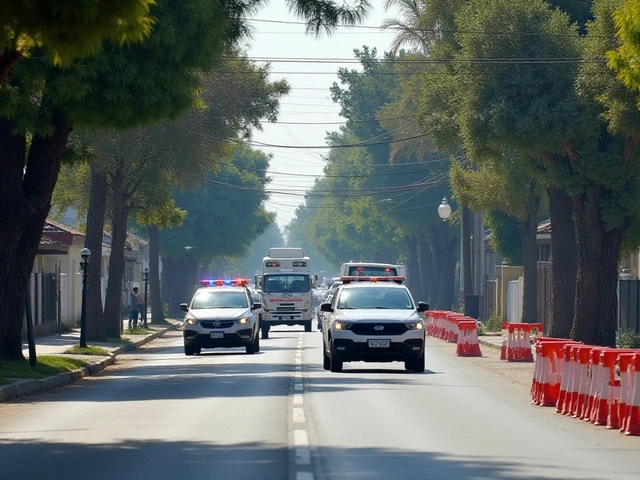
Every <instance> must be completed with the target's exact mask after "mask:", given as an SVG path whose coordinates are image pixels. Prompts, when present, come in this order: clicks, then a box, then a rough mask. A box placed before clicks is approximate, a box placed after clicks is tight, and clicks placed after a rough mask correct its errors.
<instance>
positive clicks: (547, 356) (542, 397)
mask: <svg viewBox="0 0 640 480" xmlns="http://www.w3.org/2000/svg"><path fill="white" fill-rule="evenodd" d="M567 343H575V342H573V341H572V340H567V339H564V338H545V337H538V338H537V339H536V341H535V349H536V360H535V366H534V371H533V382H532V385H531V403H533V404H534V405H541V406H545V407H555V406H556V405H557V402H558V400H559V398H560V386H561V383H562V376H563V372H564V357H563V353H562V349H563V346H564V345H566V344H567Z"/></svg>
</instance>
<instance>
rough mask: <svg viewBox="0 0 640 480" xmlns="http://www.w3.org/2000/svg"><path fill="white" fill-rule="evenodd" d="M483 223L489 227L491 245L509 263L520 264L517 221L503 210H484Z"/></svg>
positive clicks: (520, 250)
mask: <svg viewBox="0 0 640 480" xmlns="http://www.w3.org/2000/svg"><path fill="white" fill-rule="evenodd" d="M484 220H485V223H486V225H487V227H488V228H490V229H491V246H492V247H493V249H494V250H495V251H496V252H498V253H499V254H500V255H502V256H503V257H504V258H506V259H507V261H508V262H509V264H510V265H522V264H523V259H522V239H521V236H520V230H519V228H518V223H517V222H516V220H514V219H513V218H511V217H509V216H508V215H506V214H505V213H503V212H499V211H495V210H494V211H489V212H485V216H484Z"/></svg>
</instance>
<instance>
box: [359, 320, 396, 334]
mask: <svg viewBox="0 0 640 480" xmlns="http://www.w3.org/2000/svg"><path fill="white" fill-rule="evenodd" d="M376 327H377V328H376ZM380 327H382V328H380ZM350 330H351V331H352V332H353V333H355V334H356V335H370V336H374V335H381V336H385V335H386V336H389V335H402V334H403V333H404V332H406V331H407V327H406V326H405V324H404V323H384V322H376V323H369V322H366V323H365V322H357V323H354V324H353V325H352V326H351V328H350Z"/></svg>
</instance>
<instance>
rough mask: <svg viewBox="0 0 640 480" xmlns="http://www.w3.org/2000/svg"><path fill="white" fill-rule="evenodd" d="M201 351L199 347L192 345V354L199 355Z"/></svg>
mask: <svg viewBox="0 0 640 480" xmlns="http://www.w3.org/2000/svg"><path fill="white" fill-rule="evenodd" d="M201 351H202V349H201V348H200V347H193V354H194V355H200V352H201Z"/></svg>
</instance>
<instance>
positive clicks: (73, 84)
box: [0, 0, 368, 359]
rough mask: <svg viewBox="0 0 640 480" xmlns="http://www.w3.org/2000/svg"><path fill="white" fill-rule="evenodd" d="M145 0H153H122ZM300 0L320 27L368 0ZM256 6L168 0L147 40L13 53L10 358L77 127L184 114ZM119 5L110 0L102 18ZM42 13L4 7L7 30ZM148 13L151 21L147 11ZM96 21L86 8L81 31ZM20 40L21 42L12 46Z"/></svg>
mask: <svg viewBox="0 0 640 480" xmlns="http://www.w3.org/2000/svg"><path fill="white" fill-rule="evenodd" d="M22 3H23V2H16V1H12V2H10V3H9V4H8V5H9V6H8V7H7V5H5V4H3V7H5V8H7V10H3V13H5V12H8V13H9V14H12V12H13V8H14V7H15V6H17V5H18V4H20V5H21V4H22ZM85 3H86V2H85ZM136 4H137V5H146V3H144V4H143V3H137V2H136V3H130V2H124V1H122V2H117V3H116V5H136ZM37 5H38V6H40V3H38V4H37ZM291 5H292V7H293V8H295V9H296V12H297V13H299V14H301V15H303V16H305V18H307V19H308V21H309V24H310V26H311V29H312V30H315V31H319V30H321V29H322V28H323V27H325V26H326V28H327V29H329V30H331V29H332V28H333V27H335V26H336V25H337V24H338V23H341V22H347V23H349V22H357V21H359V20H360V19H361V18H362V17H363V15H364V14H365V13H366V9H367V6H368V4H367V2H366V1H364V0H361V1H360V2H357V3H356V5H355V7H354V8H348V7H344V6H340V5H337V4H336V3H334V2H333V1H324V0H322V1H321V0H295V1H294V2H293V3H292V4H291ZM256 6H257V4H255V3H251V2H250V3H249V4H241V3H237V2H233V1H229V2H228V3H219V2H217V1H214V0H199V1H197V2H195V3H190V4H189V8H186V7H185V4H184V3H183V2H178V1H175V0H162V1H158V2H157V3H156V4H155V6H154V7H153V8H152V10H150V15H152V16H153V17H154V18H156V19H157V22H156V23H155V24H154V28H153V31H152V33H151V35H150V36H149V38H148V39H147V40H146V41H145V42H144V43H142V44H140V45H125V46H122V45H120V44H119V43H117V42H111V41H106V42H104V43H103V44H102V45H101V48H100V50H99V52H98V53H97V54H96V55H95V56H93V57H88V58H87V59H86V60H82V61H80V60H77V59H76V60H74V61H72V62H68V63H67V64H65V65H63V66H51V62H50V61H49V59H50V58H52V57H51V56H52V55H53V56H55V54H56V50H55V49H56V48H57V46H56V45H55V43H54V42H45V43H43V44H42V48H43V50H42V52H41V54H39V55H38V56H35V55H34V56H31V57H28V58H26V57H25V58H22V60H21V61H19V62H16V61H15V60H14V59H10V60H9V61H8V62H5V64H8V69H10V70H11V75H9V76H8V77H7V79H6V80H5V81H2V85H1V88H0V92H1V93H0V222H2V224H3V225H12V226H13V228H12V229H3V230H2V231H1V232H0V270H2V271H3V272H4V273H5V275H4V276H3V278H2V279H0V316H1V321H2V323H0V358H13V359H21V358H22V348H21V339H20V330H21V325H22V315H23V309H24V305H25V295H26V285H27V279H28V276H29V274H30V270H31V266H32V265H33V260H34V258H35V255H36V252H37V248H38V244H39V241H40V236H41V233H42V227H43V225H44V222H45V220H46V217H47V215H48V213H49V209H50V202H51V194H52V192H53V189H54V187H55V183H56V181H57V177H58V173H59V170H60V165H61V161H62V157H63V154H64V153H65V151H66V150H67V147H68V137H69V134H70V132H71V131H72V129H74V128H78V127H80V126H90V127H93V128H102V127H108V128H128V127H133V126H139V125H143V124H145V123H149V122H155V121H158V120H160V119H166V118H176V117H177V116H178V115H179V114H180V113H182V112H184V111H185V110H187V109H189V108H191V107H193V106H194V105H195V104H196V103H197V101H198V97H197V92H198V87H199V83H198V72H201V71H206V70H207V69H209V68H210V67H211V66H212V65H213V64H214V63H215V60H216V59H217V58H218V57H219V55H220V53H221V52H222V50H223V48H224V47H225V46H227V45H229V44H233V42H234V40H236V39H238V38H240V37H241V36H242V35H243V34H244V33H246V28H245V26H244V15H245V13H248V12H251V11H253V10H254V9H255V7H256ZM56 8H57V7H56ZM70 8H75V6H73V7H70ZM138 13H139V14H140V13H141V12H140V10H138ZM144 14H145V13H144V12H142V15H144ZM113 15H114V14H113V12H110V11H108V10H107V15H105V16H104V17H101V18H99V19H98V20H97V21H98V22H103V21H105V20H109V18H112V17H113ZM38 17H39V16H38V15H33V16H28V15H27V16H24V17H20V18H16V20H15V22H14V20H13V18H14V17H13V16H9V17H3V18H9V19H10V21H11V22H14V23H13V27H12V28H11V29H9V30H7V29H4V30H3V35H8V37H6V38H9V39H10V40H11V39H13V36H14V35H16V32H22V31H25V32H27V31H30V30H28V28H27V27H28V25H29V22H30V21H31V20H32V19H34V18H38ZM44 18H45V20H46V21H45V22H41V23H40V24H39V25H40V27H41V30H42V29H47V28H48V27H49V24H50V23H51V22H53V21H55V18H53V19H52V18H51V16H49V17H46V16H45V17H44ZM140 21H141V22H142V24H145V23H144V19H141V20H140ZM92 26H93V23H92V21H89V20H87V18H86V17H82V19H81V20H80V21H79V22H78V29H77V30H76V32H82V31H85V32H86V30H87V29H89V30H90V29H91V28H92ZM7 32H8V33H7ZM76 32H72V33H76ZM117 32H118V30H117V29H116V30H114V31H112V32H111V33H113V34H114V35H115V34H117ZM66 33H67V34H68V33H69V31H66ZM134 33H137V32H135V31H134V32H132V35H133V34H134ZM36 34H37V30H34V35H36ZM105 36H106V37H109V36H110V34H109V35H105ZM2 38H3V39H5V37H2ZM18 38H20V37H18ZM76 38H77V37H76ZM83 40H84V39H82V38H80V39H79V43H82V41H83ZM11 41H13V40H11ZM49 47H52V48H53V51H50V50H48V48H49ZM15 49H16V47H15V46H11V47H10V48H9V49H7V50H4V51H3V54H4V53H6V52H9V51H11V52H14V53H15ZM58 54H62V49H59V50H58ZM69 55H70V56H71V55H73V52H72V51H71V52H70V53H69ZM61 58H62V57H61ZM11 65H13V68H11ZM5 69H7V68H6V67H5Z"/></svg>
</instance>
